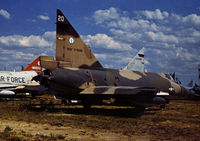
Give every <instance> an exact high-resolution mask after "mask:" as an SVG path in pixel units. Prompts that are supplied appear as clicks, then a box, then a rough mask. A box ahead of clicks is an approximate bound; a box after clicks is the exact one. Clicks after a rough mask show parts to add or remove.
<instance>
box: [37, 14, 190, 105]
mask: <svg viewBox="0 0 200 141" xmlns="http://www.w3.org/2000/svg"><path fill="white" fill-rule="evenodd" d="M56 19H57V21H56V58H55V59H54V57H52V56H41V57H40V60H41V65H42V67H43V68H45V70H44V71H43V72H42V73H41V74H40V75H38V76H37V77H36V78H35V79H37V80H39V81H40V84H41V85H44V86H45V87H47V88H49V90H51V91H52V92H53V93H54V95H55V96H57V97H59V98H61V99H63V100H64V101H66V102H67V103H71V104H81V105H83V106H84V108H89V107H90V106H91V105H117V106H121V105H123V106H135V107H140V108H141V107H144V106H146V105H151V104H159V105H165V104H167V103H168V102H169V100H168V96H173V95H176V96H177V95H178V96H183V95H188V94H189V92H188V91H187V90H186V89H185V88H184V87H182V86H181V85H179V84H177V83H175V82H173V81H171V80H169V79H168V78H167V77H166V75H165V74H164V73H160V74H156V73H150V72H138V71H132V70H117V69H108V68H103V66H102V65H101V63H100V62H99V61H98V60H97V59H96V57H95V56H94V54H93V53H92V51H91V49H90V47H89V46H87V45H86V44H85V43H84V41H83V40H82V39H81V37H80V36H79V34H78V33H77V31H76V30H75V29H74V28H73V26H72V25H71V24H70V22H69V21H68V20H67V18H66V17H65V16H64V14H63V13H62V12H61V11H60V10H57V18H56Z"/></svg>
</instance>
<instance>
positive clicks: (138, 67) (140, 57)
mask: <svg viewBox="0 0 200 141" xmlns="http://www.w3.org/2000/svg"><path fill="white" fill-rule="evenodd" d="M123 70H133V71H140V72H144V48H142V49H141V50H140V51H139V52H138V53H137V54H136V55H135V57H134V58H132V59H131V61H130V62H129V63H128V65H127V66H126V67H125V68H124V69H123Z"/></svg>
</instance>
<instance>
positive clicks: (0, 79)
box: [0, 76, 26, 84]
mask: <svg viewBox="0 0 200 141" xmlns="http://www.w3.org/2000/svg"><path fill="white" fill-rule="evenodd" d="M0 82H6V83H20V84H24V83H26V81H25V77H12V76H0Z"/></svg>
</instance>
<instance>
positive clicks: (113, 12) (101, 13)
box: [93, 7, 119, 24]
mask: <svg viewBox="0 0 200 141" xmlns="http://www.w3.org/2000/svg"><path fill="white" fill-rule="evenodd" d="M93 18H94V19H95V20H96V23H97V24H101V23H102V22H104V21H105V20H110V19H118V18H119V14H118V12H117V9H116V8H113V7H111V8H109V9H106V10H97V11H95V13H94V16H93Z"/></svg>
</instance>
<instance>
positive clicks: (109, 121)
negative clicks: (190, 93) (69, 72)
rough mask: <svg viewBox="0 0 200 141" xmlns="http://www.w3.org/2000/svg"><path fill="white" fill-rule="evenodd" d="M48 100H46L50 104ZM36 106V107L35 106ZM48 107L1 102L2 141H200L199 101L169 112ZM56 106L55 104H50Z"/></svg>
mask: <svg viewBox="0 0 200 141" xmlns="http://www.w3.org/2000/svg"><path fill="white" fill-rule="evenodd" d="M47 101H48V100H47ZM36 103H37V102H36ZM50 103H51V104H49V105H47V106H45V107H44V106H38V105H33V102H32V101H31V104H32V105H30V101H29V100H24V101H21V100H14V101H12V100H11V101H10V100H5V99H4V100H1V101H0V140H1V141H7V140H8V141H43V140H44V141H51V140H56V141H57V140H66V141H88V140H92V141H99V140H100V141H110V140H112V141H137V140H139V141H140V140H144V141H146V140H147V141H148V140H151V141H153V140H155V141H157V140H170V141H171V140H177V141H179V140H181V141H184V140H185V141H188V140H190V141H197V140H200V101H191V100H172V101H171V102H170V103H169V104H168V105H166V108H165V109H162V110H160V109H159V107H150V108H149V109H147V110H146V111H144V112H138V111H136V110H135V109H134V108H133V107H114V106H93V107H92V108H91V109H87V110H84V109H83V108H82V106H63V105H53V104H58V103H59V102H58V101H51V102H50ZM52 103H53V104H52Z"/></svg>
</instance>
